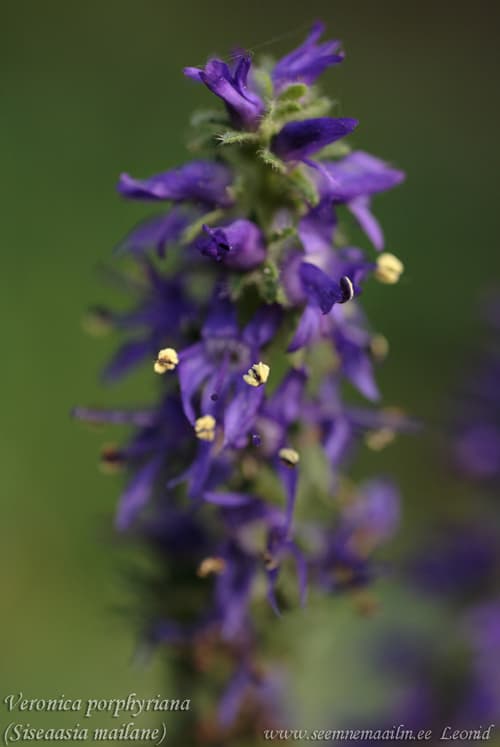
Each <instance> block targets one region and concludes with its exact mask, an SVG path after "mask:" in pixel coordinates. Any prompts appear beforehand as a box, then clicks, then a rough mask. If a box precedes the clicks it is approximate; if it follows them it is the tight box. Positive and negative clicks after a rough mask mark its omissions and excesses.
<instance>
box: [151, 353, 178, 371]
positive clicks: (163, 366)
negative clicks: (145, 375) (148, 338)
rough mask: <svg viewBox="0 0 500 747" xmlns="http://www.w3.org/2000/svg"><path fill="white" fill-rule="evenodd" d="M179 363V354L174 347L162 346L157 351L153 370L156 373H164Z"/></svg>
mask: <svg viewBox="0 0 500 747" xmlns="http://www.w3.org/2000/svg"><path fill="white" fill-rule="evenodd" d="M178 364H179V356H178V354H177V350H174V348H164V349H163V350H160V352H159V353H158V357H157V359H156V361H155V364H154V370H155V373H157V374H164V373H165V372H166V371H173V370H174V368H176V367H177V365H178Z"/></svg>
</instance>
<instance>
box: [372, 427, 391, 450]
mask: <svg viewBox="0 0 500 747" xmlns="http://www.w3.org/2000/svg"><path fill="white" fill-rule="evenodd" d="M395 438H396V433H395V432H394V431H393V430H392V428H387V427H384V428H379V429H378V430H376V431H370V432H369V433H367V434H366V436H365V444H366V445H367V446H368V448H369V449H371V450H372V451H382V449H385V447H386V446H389V444H391V443H392V442H393V441H394V439H395Z"/></svg>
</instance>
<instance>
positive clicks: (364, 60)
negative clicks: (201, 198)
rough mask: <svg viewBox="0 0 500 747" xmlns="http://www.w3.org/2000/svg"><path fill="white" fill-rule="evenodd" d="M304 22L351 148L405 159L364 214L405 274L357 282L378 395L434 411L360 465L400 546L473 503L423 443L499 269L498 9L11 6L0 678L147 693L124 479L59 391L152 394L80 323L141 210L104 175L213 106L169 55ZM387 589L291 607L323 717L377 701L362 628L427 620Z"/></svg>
mask: <svg viewBox="0 0 500 747" xmlns="http://www.w3.org/2000/svg"><path fill="white" fill-rule="evenodd" d="M318 17H320V18H323V19H324V20H325V21H326V22H327V24H328V30H329V33H330V34H332V35H334V36H338V37H340V38H342V39H343V41H344V45H345V48H346V51H347V58H346V61H345V63H344V65H342V66H341V67H340V68H336V69H334V70H333V71H330V72H329V73H328V74H327V75H326V76H325V82H324V85H325V87H326V89H327V91H328V92H329V93H331V94H332V95H334V96H335V97H338V98H339V99H340V100H341V104H342V106H341V112H342V114H344V115H345V116H354V117H357V118H359V120H360V122H361V124H360V127H359V129H358V131H357V133H356V136H355V143H356V145H358V146H360V147H363V148H365V149H367V150H370V151H372V152H374V153H375V154H377V155H380V156H382V157H384V158H387V159H389V160H390V161H392V162H394V163H395V164H397V165H398V166H400V167H402V168H404V169H405V170H406V171H407V173H408V180H407V182H406V184H405V185H404V187H402V188H400V189H398V190H396V191H395V192H394V193H391V194H389V195H386V196H385V197H383V198H381V199H380V200H377V207H376V209H377V214H378V215H379V216H380V218H381V220H382V223H383V225H384V227H385V232H386V237H387V248H388V250H390V251H394V252H395V253H396V254H398V255H399V256H401V258H402V259H403V260H404V262H405V265H406V268H407V271H406V273H405V275H404V278H403V280H402V282H401V283H400V285H399V286H397V287H390V288H386V287H384V288H382V287H371V288H370V289H369V290H368V291H367V292H366V296H365V298H366V304H367V307H368V308H369V311H370V314H371V317H372V319H373V321H374V323H375V324H376V326H377V327H378V328H379V329H380V331H382V332H383V333H384V334H385V335H386V336H387V337H388V338H389V340H390V342H391V355H390V357H389V359H388V361H387V364H386V366H385V370H384V371H383V373H381V376H380V383H381V385H382V387H383V390H384V392H385V394H386V401H387V402H388V403H398V404H400V405H404V406H405V407H406V408H408V409H409V410H410V411H412V412H414V413H415V414H417V415H419V416H421V417H423V418H428V419H430V421H431V422H432V423H433V427H432V428H431V430H430V431H429V432H428V433H427V434H426V435H425V436H424V437H421V438H419V439H411V438H410V439H406V440H403V441H401V443H400V444H397V445H396V446H395V447H393V448H392V449H390V450H389V451H388V452H387V453H386V454H384V455H383V456H382V457H380V460H379V458H378V457H377V459H374V458H373V457H371V458H369V459H367V460H366V464H365V467H366V471H368V469H371V468H373V470H376V469H377V464H378V460H379V461H380V463H381V464H383V466H384V469H385V470H386V471H387V470H388V471H390V472H394V474H397V475H398V476H399V479H400V482H401V485H402V489H403V492H404V509H405V520H404V524H403V529H402V532H401V535H400V538H399V541H398V542H399V544H400V545H401V546H406V545H410V544H412V543H415V542H416V541H417V540H416V538H417V539H418V537H419V536H420V534H421V533H423V534H425V532H426V527H427V525H428V524H429V523H430V522H431V521H432V519H433V517H434V516H436V515H437V514H447V513H450V512H453V511H454V510H456V506H458V507H459V508H458V509H457V510H459V511H461V510H462V508H461V507H463V506H464V505H465V506H466V505H467V503H468V502H469V501H472V500H473V499H474V496H472V495H471V494H470V492H469V491H468V490H467V489H466V488H464V487H461V486H459V485H457V483H456V482H452V481H449V480H447V477H446V474H445V470H444V468H443V467H442V466H440V464H439V460H438V459H437V458H436V451H437V450H438V449H439V443H440V437H439V427H438V424H439V421H440V419H441V418H442V415H443V408H444V407H445V405H446V398H447V396H448V393H449V389H450V386H451V385H452V383H453V382H454V380H455V377H456V376H457V375H459V374H460V372H461V368H462V363H463V360H464V357H465V355H466V351H467V349H468V346H469V345H471V344H472V343H473V341H474V340H475V339H476V337H477V336H478V334H479V332H478V330H479V329H480V326H479V324H478V320H477V307H478V302H479V300H480V297H481V292H482V290H483V289H484V288H485V287H488V286H489V285H491V284H494V282H495V281H496V280H498V278H499V274H500V273H499V270H500V253H499V251H498V248H497V229H498V189H497V182H498V166H499V150H498V147H497V142H498V133H499V131H500V106H499V99H498V85H497V82H498V73H499V60H498V34H497V31H498V13H497V12H496V10H495V4H494V3H492V2H491V3H490V2H487V1H486V0H482V1H478V2H475V3H470V4H465V3H464V4H460V3H457V2H448V1H441V2H431V1H430V0H421V1H420V2H390V1H388V0H381V1H380V2H370V0H363V1H360V0H350V2H337V3H332V2H307V3H304V2H296V1H295V0H289V1H288V2H282V1H281V0H279V1H278V2H276V1H275V2H267V3H250V2H245V3H244V2H241V0H236V2H231V3H208V2H200V1H199V2H196V3H193V2H189V0H186V1H184V2H180V1H179V0H169V1H167V0H163V1H161V0H141V2H137V1H135V2H131V1H130V0H120V1H118V0H105V1H104V0H100V1H99V2H97V1H96V0H87V1H86V2H72V1H71V0H61V1H57V0H55V1H54V0H47V1H45V2H38V1H37V0H32V1H31V2H29V1H26V0H18V1H17V2H14V1H13V0H11V2H7V3H5V4H4V6H3V10H2V21H1V36H2V39H1V46H0V54H1V57H2V71H1V108H2V116H1V119H0V132H1V136H2V143H3V148H2V150H3V156H2V174H1V179H0V189H1V192H2V194H1V204H2V208H3V209H2V222H1V231H0V239H1V242H0V245H1V250H2V267H1V270H2V272H1V277H2V293H1V296H0V303H1V306H2V308H1V317H0V318H1V320H2V337H1V350H2V365H1V369H0V370H1V375H2V378H3V382H2V388H1V391H2V394H3V402H2V411H1V419H0V428H1V431H0V433H1V439H2V441H1V454H2V458H3V463H2V473H1V485H2V501H1V516H0V583H1V589H2V615H1V622H0V640H1V641H2V652H1V657H0V667H1V688H0V690H1V693H2V694H5V693H7V692H11V691H18V690H23V691H24V692H25V693H26V694H29V695H30V696H38V697H48V696H54V695H60V694H62V693H65V694H66V695H68V696H72V697H85V696H87V695H90V694H92V695H107V696H108V697H110V696H116V695H120V694H124V693H125V694H126V693H127V692H129V691H130V690H136V691H138V692H140V693H141V694H144V695H149V694H151V693H156V692H159V691H160V689H161V687H162V676H163V675H162V672H161V666H160V664H159V663H158V662H157V663H156V664H153V665H152V667H151V668H150V669H148V670H146V671H138V670H135V669H133V668H131V665H130V656H131V652H132V648H133V646H132V644H133V635H132V626H131V624H130V621H129V620H128V619H127V617H126V616H124V615H120V614H116V612H115V611H114V608H115V607H116V606H121V605H122V604H123V603H124V602H127V601H128V600H129V599H130V595H129V593H128V592H127V588H126V585H125V584H124V583H123V581H122V579H121V576H120V573H119V570H120V568H121V567H123V566H124V565H125V566H126V564H127V560H126V558H124V556H123V553H122V552H121V551H119V550H118V549H117V548H116V546H115V545H114V544H113V543H112V542H111V541H110V536H109V529H108V525H109V522H110V516H111V512H112V510H113V506H114V503H115V499H116V496H117V490H118V485H117V483H116V482H114V481H113V479H111V481H109V480H108V479H105V478H104V477H102V476H101V475H100V474H99V473H98V471H97V469H96V453H97V450H98V447H99V445H100V438H99V436H96V435H93V434H92V432H91V431H89V430H87V429H85V428H83V427H82V426H80V425H77V424H75V423H73V422H71V421H70V419H69V417H68V412H69V410H70V408H71V407H72V406H73V405H74V404H75V403H110V402H115V403H117V402H121V401H124V402H126V403H133V402H135V401H138V400H140V398H141V397H146V398H148V397H150V396H151V393H150V392H148V386H149V385H150V376H141V375H139V376H137V377H135V378H133V379H131V380H130V381H127V383H126V384H124V385H122V386H120V387H118V388H117V389H115V390H113V391H111V390H109V391H106V390H105V389H103V388H101V387H100V386H99V385H98V383H97V378H98V371H99V367H100V366H101V365H102V363H103V362H104V361H105V360H106V357H107V356H108V355H109V354H110V351H111V349H112V347H113V345H114V341H113V340H110V339H109V338H106V339H105V340H103V341H101V340H98V341H94V340H92V339H90V338H87V337H85V336H84V335H83V334H82V331H81V325H80V319H81V315H82V312H83V310H84V308H85V307H86V306H87V305H88V304H89V303H92V302H96V301H99V300H102V299H106V290H105V288H103V287H101V286H100V285H99V282H98V278H97V275H96V273H95V271H94V268H95V266H96V265H97V263H99V262H102V261H108V260H110V251H111V248H112V246H113V244H114V243H115V242H116V240H117V239H118V238H120V237H121V236H122V235H123V234H124V232H125V231H126V230H127V229H128V227H130V226H131V225H132V224H133V222H134V221H135V220H136V218H137V217H138V216H140V215H142V214H144V211H141V210H140V208H138V207H137V206H134V205H131V204H125V203H123V202H121V201H120V200H119V199H118V197H117V196H116V194H115V183H116V179H117V176H118V174H119V173H120V172H121V171H129V172H130V173H132V174H134V175H137V176H146V175H149V174H151V173H155V172H157V171H161V170H164V169H166V168H169V167H171V166H174V165H177V164H179V163H181V162H182V161H183V160H185V159H186V157H187V154H186V152H185V149H184V145H183V138H184V132H185V124H186V122H187V120H188V116H189V113H190V111H191V110H192V109H193V108H194V107H196V106H200V105H204V104H208V103H212V102H210V98H209V94H208V93H207V92H206V91H205V90H203V89H202V88H201V87H196V86H195V85H194V84H192V83H191V82H190V81H188V80H186V79H185V78H184V77H183V75H182V67H183V66H184V65H186V64H199V63H203V61H204V60H205V59H206V57H207V55H208V54H210V53H213V52H218V53H220V54H222V55H224V54H226V53H227V52H228V50H230V49H231V48H232V47H233V46H234V45H236V44H238V45H241V46H246V47H250V48H251V49H254V50H255V52H256V54H258V53H259V52H262V53H270V54H274V55H279V54H281V53H283V52H285V51H286V50H288V49H289V48H291V47H292V46H294V45H296V44H297V43H298V42H299V41H300V40H301V39H302V38H303V36H304V35H305V32H306V29H307V26H308V24H309V22H310V21H311V20H314V19H315V18H318ZM289 32H290V33H289ZM288 33H289V37H288V38H282V39H280V38H279V37H281V36H282V35H283V34H288ZM273 39H276V40H275V41H272V40H273ZM373 285H374V284H373ZM381 594H382V600H383V605H382V611H381V613H380V614H379V617H378V619H377V620H376V621H371V622H366V621H359V620H358V619H357V618H355V616H354V614H353V612H352V609H351V607H350V606H348V605H346V604H336V605H335V606H334V607H332V606H322V605H313V606H312V609H311V608H310V609H309V610H308V611H306V612H299V613H297V614H296V615H294V616H292V617H291V619H290V620H289V621H288V622H285V623H284V625H285V628H286V630H287V631H290V635H292V633H293V632H294V631H295V632H296V633H298V634H299V638H300V644H299V645H298V646H297V645H296V644H295V643H291V644H290V648H291V649H293V650H295V649H297V651H296V654H293V655H291V657H290V658H291V660H292V666H295V667H297V668H299V667H300V668H302V671H303V675H302V676H301V678H300V682H299V694H300V696H301V698H303V700H304V701H305V702H306V710H307V712H308V714H309V715H308V716H307V718H308V719H310V720H311V722H312V723H313V724H316V725H317V726H321V725H322V724H323V722H324V721H325V717H324V713H325V708H327V707H328V705H329V704H330V703H331V702H333V703H334V704H335V706H334V709H333V716H332V718H333V717H334V716H335V715H336V714H337V713H342V711H343V709H344V710H345V709H346V708H347V709H348V710H349V711H351V712H352V710H353V707H354V706H353V704H354V703H356V707H357V708H358V709H359V711H360V712H363V711H366V710H367V709H368V707H371V706H373V705H374V702H375V701H374V697H375V693H377V698H381V697H387V696H388V695H389V693H390V691H389V689H386V690H384V689H383V688H380V687H379V686H378V685H377V684H376V690H373V687H372V686H370V684H369V681H368V680H367V681H366V682H365V685H364V686H363V688H360V673H361V678H362V679H365V676H364V673H363V667H364V657H363V646H364V645H366V638H367V637H369V636H371V635H372V633H373V631H374V629H376V628H377V627H382V628H383V627H384V625H385V624H386V623H387V621H388V620H389V619H394V618H396V617H399V615H400V610H401V609H402V607H403V606H404V607H405V609H406V610H407V611H408V612H407V614H408V617H409V618H411V619H412V620H413V621H415V620H416V621H417V622H416V623H415V622H413V623H412V624H421V625H427V624H428V621H429V619H430V615H431V612H430V611H429V610H428V608H427V607H426V606H424V605H423V603H421V602H418V601H416V600H412V599H410V597H409V595H408V594H407V593H406V592H403V591H401V590H399V591H396V590H395V589H392V588H391V587H390V585H388V586H387V588H386V589H385V587H382V589H381ZM402 600H404V601H405V604H404V605H403V604H402ZM436 614H437V613H436V611H435V610H433V611H432V615H436ZM276 624H277V625H282V623H279V622H277V623H276ZM318 631H323V632H322V633H321V632H320V634H318ZM309 633H310V636H308V634H309ZM290 640H291V639H290ZM306 663H307V665H306ZM319 669H320V670H321V673H320V674H318V670H319ZM339 671H341V672H342V677H341V678H339V677H338V676H337V673H338V672H339ZM313 683H317V685H318V686H317V690H316V689H314V687H313ZM171 694H172V693H171ZM322 714H323V715H322ZM304 718H306V716H304ZM314 719H316V721H315V720H314ZM318 719H319V720H320V723H318ZM25 720H30V721H31V723H39V722H41V720H42V719H41V717H38V716H33V717H31V718H30V719H25ZM4 721H5V719H4V717H3V716H0V726H1V724H2V723H3V722H4ZM52 721H53V719H52ZM73 721H74V719H73V718H68V719H66V722H68V723H73ZM103 721H104V719H101V721H100V723H101V722H103ZM63 723H65V719H64V718H62V717H58V718H57V724H63ZM327 725H328V724H327ZM330 725H331V724H330Z"/></svg>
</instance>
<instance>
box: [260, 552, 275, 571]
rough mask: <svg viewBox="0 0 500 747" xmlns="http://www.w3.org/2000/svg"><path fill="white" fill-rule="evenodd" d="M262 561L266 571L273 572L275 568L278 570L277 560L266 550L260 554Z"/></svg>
mask: <svg viewBox="0 0 500 747" xmlns="http://www.w3.org/2000/svg"><path fill="white" fill-rule="evenodd" d="M262 560H263V561H264V568H265V569H266V571H275V570H276V568H279V560H278V559H277V558H276V557H275V556H274V555H272V554H271V553H270V552H269V550H266V551H265V552H264V553H263V554H262Z"/></svg>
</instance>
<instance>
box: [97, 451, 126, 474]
mask: <svg viewBox="0 0 500 747" xmlns="http://www.w3.org/2000/svg"><path fill="white" fill-rule="evenodd" d="M124 462H125V460H124V458H123V454H122V452H121V451H120V449H119V447H118V446H117V445H116V444H105V445H104V446H103V447H102V449H101V459H100V462H99V467H100V470H101V472H104V473H105V474H106V475H115V474H116V473H117V472H120V471H121V470H122V468H123V465H124Z"/></svg>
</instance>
